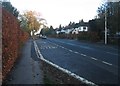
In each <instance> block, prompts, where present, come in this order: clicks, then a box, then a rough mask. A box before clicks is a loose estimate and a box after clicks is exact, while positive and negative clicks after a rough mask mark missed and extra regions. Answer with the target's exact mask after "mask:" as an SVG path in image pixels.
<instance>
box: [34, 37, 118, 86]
mask: <svg viewBox="0 0 120 86" xmlns="http://www.w3.org/2000/svg"><path fill="white" fill-rule="evenodd" d="M36 43H37V45H38V47H39V49H40V52H41V54H42V55H43V57H44V58H45V59H47V60H49V61H51V62H53V63H55V64H57V65H59V66H60V67H62V68H65V69H68V70H69V71H71V72H73V73H75V74H77V75H79V76H81V77H83V78H85V79H87V80H90V81H92V82H94V83H96V84H117V83H118V70H119V67H118V49H117V48H113V47H110V46H105V45H102V44H101V45H100V44H93V43H85V42H80V41H77V40H68V39H56V38H47V39H38V40H36Z"/></svg>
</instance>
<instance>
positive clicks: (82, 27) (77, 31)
mask: <svg viewBox="0 0 120 86" xmlns="http://www.w3.org/2000/svg"><path fill="white" fill-rule="evenodd" d="M83 31H85V32H86V31H88V26H80V27H78V28H75V29H74V30H73V31H72V34H78V33H79V32H83Z"/></svg>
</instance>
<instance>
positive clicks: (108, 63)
mask: <svg viewBox="0 0 120 86" xmlns="http://www.w3.org/2000/svg"><path fill="white" fill-rule="evenodd" d="M102 62H103V63H105V64H107V65H112V64H110V63H108V62H105V61H102Z"/></svg>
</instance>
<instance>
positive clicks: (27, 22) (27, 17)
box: [19, 11, 45, 34]
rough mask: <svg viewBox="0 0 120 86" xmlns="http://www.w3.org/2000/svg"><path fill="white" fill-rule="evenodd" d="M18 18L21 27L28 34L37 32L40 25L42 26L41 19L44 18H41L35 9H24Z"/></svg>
mask: <svg viewBox="0 0 120 86" xmlns="http://www.w3.org/2000/svg"><path fill="white" fill-rule="evenodd" d="M19 20H20V23H21V27H22V28H23V29H24V30H25V31H27V32H28V33H29V34H30V33H31V32H33V33H35V32H37V31H38V30H39V29H40V27H41V26H44V23H43V22H42V21H43V20H45V19H43V18H41V17H40V14H39V13H37V12H35V11H26V12H25V13H24V14H23V15H20V16H19Z"/></svg>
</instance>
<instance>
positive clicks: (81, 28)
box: [56, 22, 88, 34]
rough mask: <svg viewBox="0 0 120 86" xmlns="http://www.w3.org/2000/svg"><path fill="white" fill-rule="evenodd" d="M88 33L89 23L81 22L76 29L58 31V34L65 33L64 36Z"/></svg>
mask: <svg viewBox="0 0 120 86" xmlns="http://www.w3.org/2000/svg"><path fill="white" fill-rule="evenodd" d="M83 31H84V32H87V31H88V22H80V23H77V25H76V27H74V28H63V29H58V30H56V33H57V34H60V33H62V34H63V33H64V34H70V33H72V34H79V32H83Z"/></svg>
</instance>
